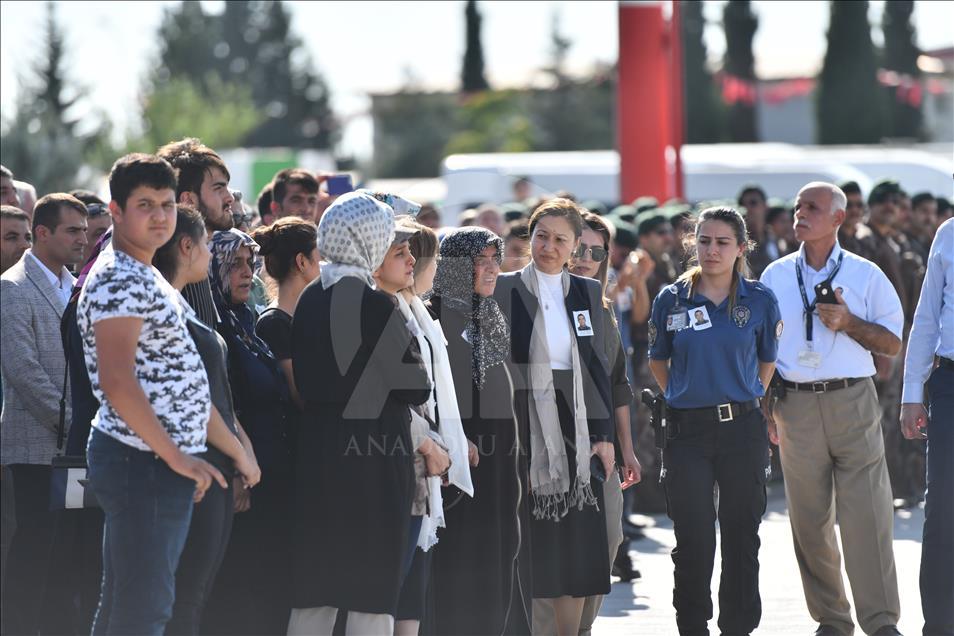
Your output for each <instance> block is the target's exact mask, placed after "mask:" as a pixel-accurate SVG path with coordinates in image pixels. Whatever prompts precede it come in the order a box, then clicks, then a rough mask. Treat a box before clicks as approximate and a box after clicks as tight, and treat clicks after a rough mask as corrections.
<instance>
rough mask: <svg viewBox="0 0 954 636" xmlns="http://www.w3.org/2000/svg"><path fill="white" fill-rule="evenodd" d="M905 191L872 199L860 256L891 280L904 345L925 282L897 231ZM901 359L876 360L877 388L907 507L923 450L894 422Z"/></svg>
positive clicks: (883, 190) (876, 193) (888, 186)
mask: <svg viewBox="0 0 954 636" xmlns="http://www.w3.org/2000/svg"><path fill="white" fill-rule="evenodd" d="M902 194H903V193H902V191H901V188H900V186H899V185H898V183H897V182H895V181H887V180H886V181H881V182H879V183H878V184H876V185H875V187H874V188H873V189H872V191H871V194H870V195H869V196H868V220H867V223H866V225H864V226H861V227H859V228H858V232H857V238H858V241H859V243H860V245H861V250H862V254H861V256H864V257H865V258H867V259H868V260H870V261H872V262H874V263H875V264H876V265H877V266H878V267H880V268H881V270H882V271H883V272H884V273H885V275H886V276H887V277H888V280H890V281H891V284H892V285H893V286H894V288H895V290H896V291H897V292H898V296H899V297H900V299H901V306H902V307H903V309H904V330H903V334H904V335H905V341H904V345H905V346H906V344H907V342H906V340H907V334H908V333H909V332H910V330H911V321H912V319H913V316H914V308H915V307H916V306H917V294H919V293H920V290H921V280H922V279H923V277H924V262H923V260H921V259H920V257H919V256H918V255H917V253H916V252H915V251H914V250H913V249H912V247H911V245H910V242H909V241H908V240H907V237H906V236H905V235H904V233H903V232H901V231H900V229H899V226H900V225H901V224H902V223H903V222H904V220H903V218H902V214H903V212H902V213H899V206H900V205H901V204H902ZM903 359H904V357H903V356H898V357H897V358H893V359H889V358H884V357H882V356H875V367H876V368H877V370H878V372H877V375H876V377H875V387H876V388H877V390H878V400H879V402H880V403H881V407H882V430H883V432H884V446H885V458H886V460H887V463H888V473H889V475H890V477H891V489H892V491H893V493H894V498H895V499H896V500H902V501H903V503H904V504H905V505H907V504H911V503H914V502H917V501H918V500H919V499H920V497H921V494H922V493H923V491H924V445H923V443H913V442H910V441H906V440H905V439H904V438H903V437H902V435H901V432H900V430H899V429H898V426H897V425H896V422H897V421H898V417H899V415H900V400H901V383H902V376H903V373H904V369H903V365H902V363H901V361H902V360H903Z"/></svg>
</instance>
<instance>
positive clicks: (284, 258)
mask: <svg viewBox="0 0 954 636" xmlns="http://www.w3.org/2000/svg"><path fill="white" fill-rule="evenodd" d="M252 238H253V239H254V240H255V242H256V243H258V246H259V250H258V254H259V256H261V257H262V258H263V259H264V260H265V271H266V272H268V275H269V276H271V277H272V279H274V280H275V282H277V283H278V297H277V298H276V299H275V302H273V303H272V304H271V305H269V306H268V308H267V309H265V311H263V312H262V313H261V314H259V316H258V321H257V322H256V323H255V333H256V335H258V337H259V338H261V339H262V340H264V341H265V344H267V345H268V347H269V348H270V349H271V350H272V354H273V355H274V356H275V359H276V360H278V366H279V367H281V370H282V373H284V374H285V380H286V381H287V382H288V389H289V391H290V392H291V397H292V401H293V402H294V403H295V406H297V407H298V409H299V410H300V409H301V408H302V406H303V403H302V401H301V397H300V396H299V395H298V390H297V389H296V388H295V378H294V376H293V374H292V361H291V357H292V355H291V334H292V316H294V315H295V307H296V306H297V305H298V298H299V297H300V296H301V292H302V290H304V289H305V287H306V286H307V285H308V283H310V282H311V281H313V280H315V279H316V278H318V274H319V273H320V272H321V269H320V267H319V265H318V260H319V256H318V228H317V227H316V226H315V224H314V223H310V222H308V221H305V220H304V219H300V218H298V217H297V216H286V217H284V218H281V219H278V220H277V221H275V222H274V223H272V224H271V225H264V226H262V227H259V228H256V229H255V231H253V232H252Z"/></svg>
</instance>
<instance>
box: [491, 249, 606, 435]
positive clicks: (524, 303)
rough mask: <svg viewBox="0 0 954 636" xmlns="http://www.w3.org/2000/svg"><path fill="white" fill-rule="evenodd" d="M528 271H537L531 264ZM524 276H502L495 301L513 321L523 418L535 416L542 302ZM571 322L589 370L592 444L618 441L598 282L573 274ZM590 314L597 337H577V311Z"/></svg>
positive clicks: (516, 406)
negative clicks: (533, 386)
mask: <svg viewBox="0 0 954 636" xmlns="http://www.w3.org/2000/svg"><path fill="white" fill-rule="evenodd" d="M527 267H533V264H532V263H531V264H530V265H528V266H527ZM520 275H521V272H512V273H509V274H501V275H500V276H499V277H498V278H497V288H496V290H495V291H494V298H495V299H496V300H497V304H498V305H500V310H501V311H502V312H503V314H504V316H506V317H507V320H508V321H509V322H510V336H511V352H510V357H511V366H512V370H513V381H514V388H515V391H514V409H515V410H516V412H517V416H518V417H528V416H529V408H530V406H529V395H528V393H527V390H528V389H529V376H528V368H529V367H528V366H527V365H528V363H529V362H530V335H531V333H532V331H533V321H534V318H535V317H536V315H537V307H538V305H539V303H538V302H537V299H536V298H535V297H534V295H533V294H532V293H530V290H529V289H527V286H526V285H524V283H523V281H522V280H521V279H520ZM565 305H566V313H567V318H568V319H569V320H570V325H571V328H573V333H574V335H575V337H576V344H577V348H578V349H579V352H580V365H581V366H582V368H583V376H584V377H583V392H584V395H585V399H586V415H587V423H588V425H589V430H590V439H591V440H592V441H603V442H612V441H614V439H615V426H614V421H615V420H614V418H613V398H612V389H611V386H610V365H609V362H608V361H607V357H606V351H607V348H608V345H607V339H609V338H611V337H613V336H614V334H612V333H608V332H607V329H606V328H605V322H604V320H603V319H602V312H603V311H604V309H603V304H602V290H601V289H600V284H599V282H598V281H595V280H592V279H590V278H583V277H581V276H575V275H573V274H570V290H569V292H568V293H567V296H566V299H565ZM584 310H588V311H589V312H590V319H589V321H587V322H588V323H589V324H590V326H591V327H592V335H580V334H578V333H576V328H575V325H576V321H575V320H574V318H573V312H574V311H584Z"/></svg>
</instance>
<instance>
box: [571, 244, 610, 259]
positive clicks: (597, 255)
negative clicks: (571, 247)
mask: <svg viewBox="0 0 954 636" xmlns="http://www.w3.org/2000/svg"><path fill="white" fill-rule="evenodd" d="M587 252H589V253H590V258H592V259H593V260H594V261H596V262H597V263H600V262H602V261H603V259H604V258H606V248H605V247H603V246H601V245H587V244H586V243H580V246H579V247H578V248H577V249H576V254H574V256H575V257H576V258H583V257H584V256H586V253H587Z"/></svg>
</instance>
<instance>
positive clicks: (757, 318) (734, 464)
mask: <svg viewBox="0 0 954 636" xmlns="http://www.w3.org/2000/svg"><path fill="white" fill-rule="evenodd" d="M690 291H691V290H690V284H689V282H687V281H680V282H676V283H674V284H672V285H669V286H667V287H664V288H663V289H662V291H660V293H659V295H658V296H657V297H656V299H655V301H654V302H653V309H652V316H651V320H650V324H649V343H650V346H649V357H650V359H652V360H669V362H670V367H669V383H668V385H667V386H666V393H665V397H666V403H667V407H668V428H669V434H670V439H669V443H668V446H667V448H666V449H665V451H664V452H663V469H662V471H661V480H662V482H663V485H664V487H665V490H666V501H667V504H668V509H669V516H670V518H671V519H672V521H673V527H674V530H675V534H676V547H675V549H673V551H672V559H673V563H674V565H675V576H674V582H675V585H674V589H673V606H674V607H675V608H676V622H677V625H678V627H679V632H680V634H708V631H707V623H708V621H709V619H710V618H712V598H711V594H710V591H709V586H710V581H711V579H712V568H713V560H714V556H715V521H716V511H715V507H714V506H713V500H712V493H713V487H714V485H715V484H718V485H719V510H718V515H719V517H718V518H719V527H720V531H721V537H722V580H721V582H720V587H719V628H720V629H721V630H722V633H724V634H748V633H749V632H751V631H752V630H754V629H755V628H756V627H757V626H758V624H759V620H760V619H761V614H762V607H761V598H760V596H759V590H758V571H759V562H758V550H759V545H760V543H759V536H758V529H759V524H760V523H761V519H762V515H763V514H764V513H765V504H766V498H765V482H766V480H767V479H768V474H769V471H770V468H769V466H770V464H769V454H768V433H767V430H766V423H765V419H764V417H763V416H762V412H761V409H760V408H759V398H761V397H762V396H763V395H764V394H765V388H764V387H763V386H762V383H761V380H760V379H759V363H760V362H774V361H775V358H776V355H777V353H778V337H779V335H780V334H781V329H782V322H781V319H780V315H779V308H778V301H777V300H776V298H775V295H774V294H773V293H772V292H771V290H769V289H768V288H767V287H765V286H764V285H762V284H761V283H758V282H756V281H750V280H746V279H744V278H742V277H741V276H740V277H739V280H738V285H737V291H736V295H735V298H734V299H732V298H727V299H726V300H724V301H723V302H722V303H720V304H719V305H716V304H714V303H713V302H712V301H710V300H709V299H707V298H705V297H704V296H702V295H701V294H698V293H696V294H693V295H692V296H691V297H690Z"/></svg>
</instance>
